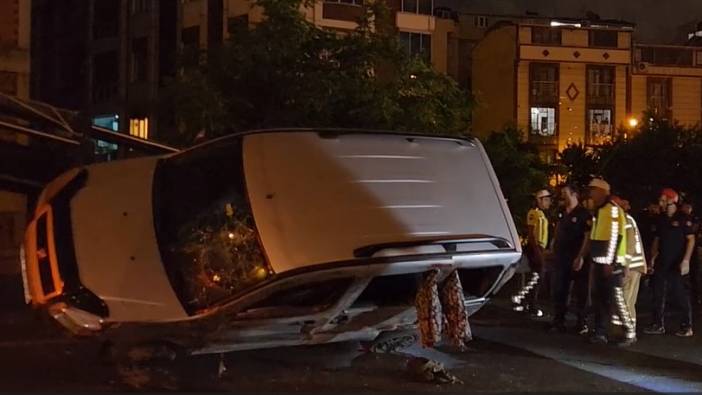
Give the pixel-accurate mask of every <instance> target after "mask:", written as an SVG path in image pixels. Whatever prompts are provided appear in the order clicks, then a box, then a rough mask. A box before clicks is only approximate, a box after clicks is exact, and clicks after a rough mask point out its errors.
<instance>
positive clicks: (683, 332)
mask: <svg viewBox="0 0 702 395" xmlns="http://www.w3.org/2000/svg"><path fill="white" fill-rule="evenodd" d="M692 335H694V332H693V331H692V327H691V326H689V325H687V326H683V327H681V328H680V330H679V331H677V332H675V336H678V337H691V336H692Z"/></svg>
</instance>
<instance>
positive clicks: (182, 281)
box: [154, 138, 271, 314]
mask: <svg viewBox="0 0 702 395" xmlns="http://www.w3.org/2000/svg"><path fill="white" fill-rule="evenodd" d="M241 158H242V144H241V140H240V139H238V138H230V139H227V140H224V141H220V142H216V143H212V144H208V145H205V146H202V147H199V148H195V149H193V150H190V151H186V152H184V153H182V154H179V155H175V156H173V157H170V158H167V159H164V160H162V161H161V162H160V163H159V165H158V168H157V171H156V175H155V180H154V222H155V228H156V234H157V238H158V242H159V248H160V250H161V255H162V258H163V263H164V265H165V269H166V272H167V273H168V276H169V280H170V282H171V285H172V286H173V288H174V290H175V292H176V294H177V295H178V297H179V299H180V301H181V303H182V304H183V306H184V307H185V309H186V311H188V312H189V313H190V314H193V313H195V312H197V311H200V310H203V309H206V308H208V307H211V306H213V305H216V304H218V303H219V302H222V301H224V300H226V299H228V298H230V297H231V296H233V295H235V294H237V293H239V292H241V291H243V290H245V289H247V288H249V287H251V286H253V285H255V284H258V283H259V282H261V281H263V280H265V279H266V278H268V277H269V275H270V274H271V270H270V268H269V266H268V264H267V262H266V259H265V255H264V252H263V249H262V248H261V245H260V243H259V241H258V232H257V230H256V226H255V224H254V219H253V216H252V213H251V207H250V206H249V202H248V197H247V194H246V187H245V181H244V175H243V170H242V159H241Z"/></svg>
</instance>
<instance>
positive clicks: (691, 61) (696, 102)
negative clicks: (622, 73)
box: [630, 44, 702, 126]
mask: <svg viewBox="0 0 702 395" xmlns="http://www.w3.org/2000/svg"><path fill="white" fill-rule="evenodd" d="M630 78H631V92H630V96H631V111H632V113H633V114H634V116H637V117H640V116H641V114H643V112H644V111H645V110H651V111H652V112H653V113H654V114H657V115H658V116H660V117H662V118H667V119H670V120H674V121H676V122H679V123H680V124H683V125H686V126H693V125H696V124H700V122H702V47H696V46H662V45H645V44H636V45H634V49H633V63H632V67H631V77H630Z"/></svg>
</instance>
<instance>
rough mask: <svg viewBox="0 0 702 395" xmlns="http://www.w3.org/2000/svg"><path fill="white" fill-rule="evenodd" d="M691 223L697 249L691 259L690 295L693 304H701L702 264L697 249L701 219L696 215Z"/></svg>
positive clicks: (693, 251)
mask: <svg viewBox="0 0 702 395" xmlns="http://www.w3.org/2000/svg"><path fill="white" fill-rule="evenodd" d="M690 221H692V232H693V233H694V235H695V248H694V249H693V250H692V257H690V291H691V293H690V294H691V297H692V302H693V303H700V297H702V295H700V283H699V282H700V277H699V270H700V264H701V263H700V260H699V255H698V254H697V249H698V248H699V246H700V244H699V242H700V230H701V229H700V218H699V217H697V216H695V215H691V216H690Z"/></svg>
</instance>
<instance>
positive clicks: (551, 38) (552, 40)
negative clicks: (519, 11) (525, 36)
mask: <svg viewBox="0 0 702 395" xmlns="http://www.w3.org/2000/svg"><path fill="white" fill-rule="evenodd" d="M531 42H532V44H546V45H561V29H554V28H551V27H537V26H534V27H532V28H531Z"/></svg>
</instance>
